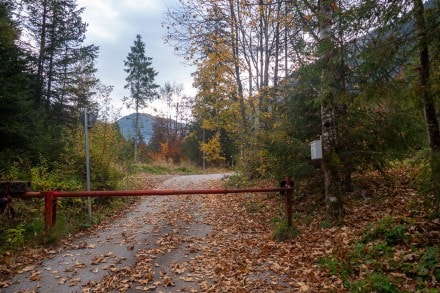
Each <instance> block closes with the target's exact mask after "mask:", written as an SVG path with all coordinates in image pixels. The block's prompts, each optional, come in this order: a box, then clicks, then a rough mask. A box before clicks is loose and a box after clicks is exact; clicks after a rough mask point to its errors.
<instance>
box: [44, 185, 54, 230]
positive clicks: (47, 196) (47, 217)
mask: <svg viewBox="0 0 440 293" xmlns="http://www.w3.org/2000/svg"><path fill="white" fill-rule="evenodd" d="M43 194H44V229H45V231H46V233H48V232H49V231H50V228H52V226H53V220H54V208H53V206H54V205H53V204H54V196H53V192H52V191H48V192H44V193H43ZM55 212H56V211H55Z"/></svg>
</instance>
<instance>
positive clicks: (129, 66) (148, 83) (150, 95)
mask: <svg viewBox="0 0 440 293" xmlns="http://www.w3.org/2000/svg"><path fill="white" fill-rule="evenodd" d="M152 60H153V59H152V58H151V57H147V56H146V55H145V43H144V42H143V41H142V38H141V36H140V35H137V36H136V40H135V41H134V45H133V46H132V47H131V48H130V52H129V53H128V55H127V59H126V60H125V61H124V65H125V67H126V68H125V69H124V71H125V72H127V73H128V76H127V77H126V78H125V80H126V81H127V84H126V85H125V88H127V89H129V90H130V97H125V98H124V102H125V103H126V105H127V107H131V106H132V105H133V104H134V108H135V111H136V112H135V113H136V116H135V121H134V129H135V137H134V145H135V148H134V159H135V161H137V160H138V151H137V149H138V146H139V144H140V136H139V110H140V109H142V108H144V107H146V106H147V103H148V102H151V101H153V100H154V99H157V98H159V94H158V93H157V88H158V87H159V85H157V84H155V83H154V78H155V77H156V75H157V72H156V71H155V70H154V69H153V67H152Z"/></svg>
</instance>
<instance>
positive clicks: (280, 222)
mask: <svg viewBox="0 0 440 293" xmlns="http://www.w3.org/2000/svg"><path fill="white" fill-rule="evenodd" d="M273 223H274V228H273V235H272V238H273V239H274V240H275V241H278V242H283V241H288V240H292V239H294V238H295V237H296V236H297V235H298V233H299V232H298V229H297V228H296V227H295V226H294V225H292V226H290V227H289V226H288V224H287V221H286V220H285V219H280V218H277V219H274V220H273Z"/></svg>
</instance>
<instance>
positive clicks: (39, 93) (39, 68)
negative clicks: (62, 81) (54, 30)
mask: <svg viewBox="0 0 440 293" xmlns="http://www.w3.org/2000/svg"><path fill="white" fill-rule="evenodd" d="M47 2H48V1H47V0H44V1H43V19H42V24H41V34H40V48H39V52H38V64H37V84H36V91H35V103H36V104H37V105H40V103H41V100H42V98H43V87H44V86H43V85H44V77H43V70H44V56H45V54H46V50H45V48H46V22H47V14H48V11H49V10H48V6H49V5H48V3H47Z"/></svg>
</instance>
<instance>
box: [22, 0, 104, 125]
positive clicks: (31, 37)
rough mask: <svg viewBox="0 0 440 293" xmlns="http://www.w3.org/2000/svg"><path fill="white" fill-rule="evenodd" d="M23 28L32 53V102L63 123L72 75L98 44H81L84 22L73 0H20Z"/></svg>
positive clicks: (68, 110)
mask: <svg viewBox="0 0 440 293" xmlns="http://www.w3.org/2000/svg"><path fill="white" fill-rule="evenodd" d="M20 3H21V4H22V6H21V11H22V12H21V13H20V16H21V17H22V20H21V22H22V26H23V30H24V31H25V32H26V34H27V36H28V46H29V48H30V51H29V52H30V54H32V55H33V57H34V62H35V64H34V71H35V72H36V74H37V79H36V82H35V89H34V93H35V99H34V100H35V102H36V104H37V105H44V107H45V108H46V109H47V110H51V109H53V110H55V111H54V113H53V114H52V115H51V117H54V118H55V119H56V121H54V122H55V123H57V124H60V123H65V122H66V121H69V120H66V119H65V118H66V116H67V118H68V117H69V116H74V115H76V114H77V112H76V111H72V106H73V105H74V104H75V100H76V99H77V97H76V96H75V95H74V92H75V91H74V90H73V88H74V86H75V85H76V84H75V83H74V82H73V79H74V78H76V76H75V75H77V74H78V71H76V70H75V68H77V67H78V66H79V64H84V62H85V61H86V60H90V59H92V60H93V59H94V58H96V56H97V53H98V47H96V46H94V45H91V46H86V47H83V42H84V39H85V33H86V29H87V24H86V23H84V22H83V21H82V18H81V14H82V13H83V11H84V8H78V6H77V4H76V1H75V0H61V1H59V0H57V1H55V0H43V1H40V0H25V1H22V2H20Z"/></svg>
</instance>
